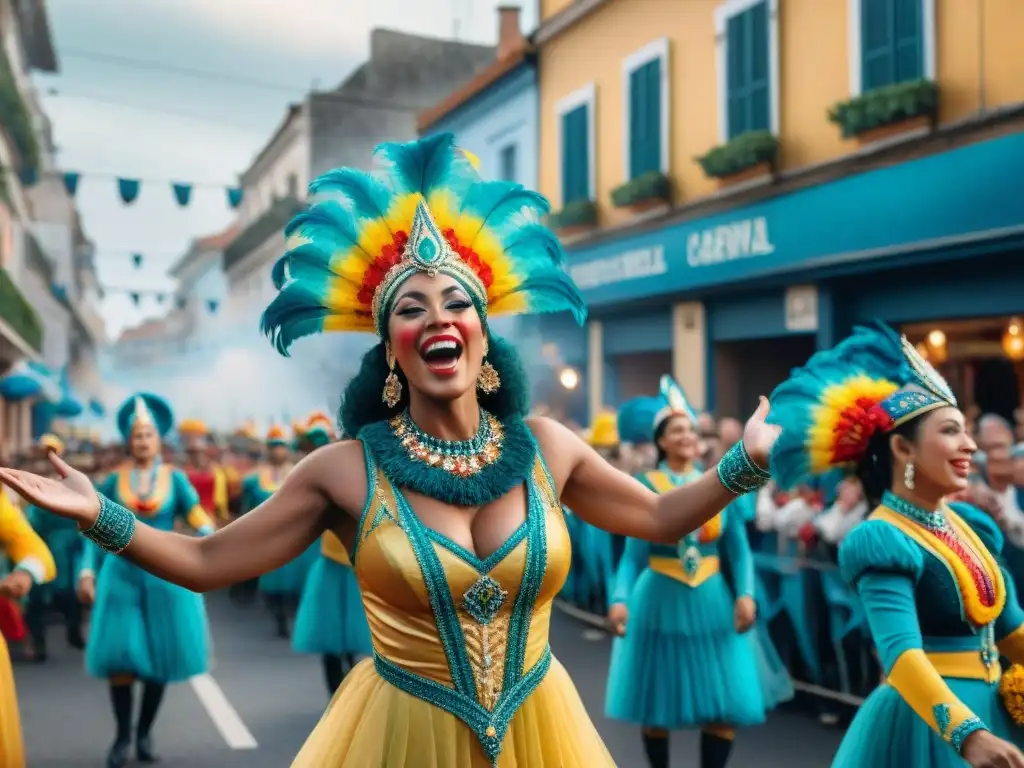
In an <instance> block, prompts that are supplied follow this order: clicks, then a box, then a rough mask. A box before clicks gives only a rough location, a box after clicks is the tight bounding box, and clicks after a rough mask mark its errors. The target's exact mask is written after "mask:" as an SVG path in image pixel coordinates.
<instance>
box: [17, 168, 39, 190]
mask: <svg viewBox="0 0 1024 768" xmlns="http://www.w3.org/2000/svg"><path fill="white" fill-rule="evenodd" d="M18 178H20V179H21V184H22V186H24V187H31V186H32V185H33V184H35V183H36V182H37V181H39V169H37V168H22V169H21V170H20V171H19V172H18Z"/></svg>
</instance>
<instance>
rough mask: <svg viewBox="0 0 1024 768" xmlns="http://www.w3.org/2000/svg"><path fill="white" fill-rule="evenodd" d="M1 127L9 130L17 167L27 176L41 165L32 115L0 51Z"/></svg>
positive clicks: (5, 57)
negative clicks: (16, 157)
mask: <svg viewBox="0 0 1024 768" xmlns="http://www.w3.org/2000/svg"><path fill="white" fill-rule="evenodd" d="M0 128H3V130H4V131H5V132H6V133H7V135H8V136H9V137H10V140H11V142H12V143H13V144H14V148H15V150H16V151H17V153H18V155H19V158H18V160H19V168H18V170H19V171H20V172H21V173H22V174H24V175H25V176H26V177H27V178H31V177H32V176H34V175H35V170H36V168H37V167H38V164H39V145H38V143H37V142H36V136H35V133H34V132H33V130H32V118H31V116H30V115H29V111H28V107H27V106H26V104H25V101H24V99H22V97H21V92H20V91H19V90H18V86H17V83H16V82H15V80H14V73H13V72H12V71H11V63H10V61H8V59H7V56H6V54H4V53H2V52H0Z"/></svg>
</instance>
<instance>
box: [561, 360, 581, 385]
mask: <svg viewBox="0 0 1024 768" xmlns="http://www.w3.org/2000/svg"><path fill="white" fill-rule="evenodd" d="M558 383H559V384H561V385H562V386H563V387H564V388H565V389H568V390H573V389H576V387H577V386H579V383H580V375H579V374H578V373H576V369H575V368H570V367H568V366H566V367H565V368H563V369H562V370H561V371H559V373H558Z"/></svg>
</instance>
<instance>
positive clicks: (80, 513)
mask: <svg viewBox="0 0 1024 768" xmlns="http://www.w3.org/2000/svg"><path fill="white" fill-rule="evenodd" d="M47 458H48V459H49V461H50V463H51V464H52V465H53V468H54V469H55V470H57V474H58V476H59V478H58V479H51V478H48V477H42V476H41V475H34V474H32V473H31V472H24V471H22V470H20V469H8V468H7V467H0V483H3V484H4V485H7V486H8V487H9V488H10V489H11V490H12V491H14V492H15V493H17V494H18V495H19V496H21V497H22V498H24V499H25V500H26V501H28V502H29V503H31V504H35V505H36V506H37V507H41V508H43V509H45V510H48V511H50V512H52V513H53V514H55V515H58V516H59V517H66V518H68V519H70V520H74V521H75V522H77V523H78V526H79V527H80V528H82V529H86V528H90V527H92V525H93V523H95V522H96V518H97V517H98V516H99V513H100V499H99V496H97V495H96V491H95V489H94V488H93V487H92V483H91V482H89V478H88V477H86V476H85V475H83V474H82V473H81V472H79V471H78V470H77V469H73V468H72V467H70V466H68V465H67V464H66V463H65V462H64V460H63V459H62V458H61V457H60V456H58V455H57V454H56V453H55V452H54V451H50V453H49V454H48V455H47Z"/></svg>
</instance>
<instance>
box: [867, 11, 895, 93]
mask: <svg viewBox="0 0 1024 768" xmlns="http://www.w3.org/2000/svg"><path fill="white" fill-rule="evenodd" d="M860 12H861V25H860V42H861V51H860V66H861V90H862V91H865V92H867V91H870V90H873V89H875V88H880V87H881V86H883V85H889V84H890V83H892V82H893V81H894V80H895V78H896V62H895V57H894V56H893V41H894V34H893V33H894V30H893V4H892V0H861V3H860Z"/></svg>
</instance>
